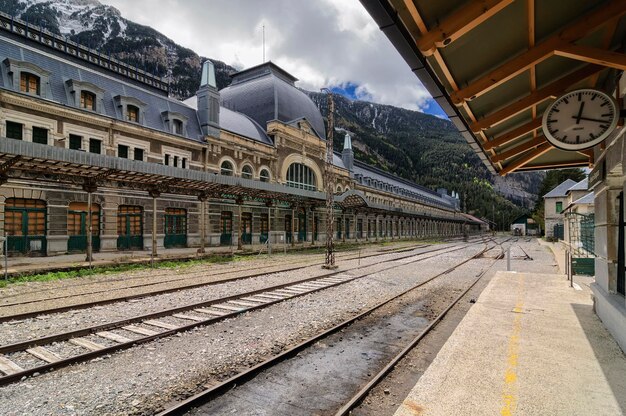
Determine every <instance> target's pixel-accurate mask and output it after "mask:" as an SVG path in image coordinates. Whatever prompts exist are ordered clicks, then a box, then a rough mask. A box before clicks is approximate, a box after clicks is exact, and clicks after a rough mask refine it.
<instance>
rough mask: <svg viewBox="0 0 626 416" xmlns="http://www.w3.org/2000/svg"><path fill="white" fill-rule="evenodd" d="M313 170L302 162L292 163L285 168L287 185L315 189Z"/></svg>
mask: <svg viewBox="0 0 626 416" xmlns="http://www.w3.org/2000/svg"><path fill="white" fill-rule="evenodd" d="M316 182H317V181H316V179H315V173H314V172H313V170H312V169H311V168H310V167H308V166H306V165H303V164H302V163H292V164H291V166H289V169H288V170H287V186H291V187H294V188H300V189H308V190H310V191H315V190H316V189H317V186H316V185H317V183H316Z"/></svg>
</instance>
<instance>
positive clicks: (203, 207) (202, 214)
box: [198, 196, 206, 254]
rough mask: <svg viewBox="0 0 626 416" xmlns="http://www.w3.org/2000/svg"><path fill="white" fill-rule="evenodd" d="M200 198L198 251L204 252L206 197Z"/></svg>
mask: <svg viewBox="0 0 626 416" xmlns="http://www.w3.org/2000/svg"><path fill="white" fill-rule="evenodd" d="M198 199H199V200H200V218H199V220H200V250H198V253H200V254H204V253H205V249H204V246H205V245H206V198H205V197H203V196H199V197H198Z"/></svg>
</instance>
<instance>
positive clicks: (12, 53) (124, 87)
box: [0, 35, 203, 142]
mask: <svg viewBox="0 0 626 416" xmlns="http://www.w3.org/2000/svg"><path fill="white" fill-rule="evenodd" d="M7 58H9V59H10V60H12V61H15V62H28V63H30V64H33V65H36V66H37V67H39V68H41V69H42V70H44V71H47V72H48V73H49V74H48V77H47V78H48V82H49V89H48V91H49V95H50V96H48V94H47V95H46V97H45V98H46V101H52V102H54V103H57V104H61V105H64V106H68V107H72V108H74V109H76V110H77V111H85V112H88V113H92V111H90V110H84V109H81V108H78V107H76V106H75V105H74V103H73V102H72V101H70V99H71V96H70V94H69V93H68V90H67V87H66V85H67V84H66V82H67V81H70V80H75V81H78V82H80V83H84V85H88V84H93V85H95V86H97V87H98V88H100V89H102V90H103V93H102V102H101V103H97V105H101V106H102V108H101V109H100V110H98V112H97V113H98V114H100V115H102V116H106V117H110V118H113V119H117V120H120V121H124V120H125V117H124V114H122V112H121V110H120V109H118V108H117V105H116V103H115V99H114V98H115V97H118V96H120V97H133V98H134V99H137V100H139V101H141V102H143V103H145V104H146V105H145V107H144V108H142V110H143V116H142V117H141V118H142V122H141V125H142V126H144V127H147V128H150V129H154V130H158V131H162V132H165V133H169V132H170V130H169V129H168V126H166V124H165V122H164V120H163V117H162V116H161V114H162V113H163V112H164V111H169V112H172V113H179V114H182V115H183V116H185V117H187V128H186V135H185V136H184V137H186V138H188V139H191V140H194V141H197V142H200V141H202V136H203V135H202V130H201V128H200V123H199V121H198V117H197V114H196V111H195V110H194V109H193V108H191V107H189V106H187V105H185V104H183V103H182V102H180V101H177V100H175V99H172V98H169V97H166V96H163V95H161V94H158V93H156V92H152V91H149V90H148V89H144V88H142V87H140V86H138V85H135V84H133V83H131V82H127V81H125V80H123V79H120V78H119V77H115V76H114V75H108V74H106V73H104V72H102V71H100V72H99V71H97V70H95V69H92V68H90V67H88V66H86V65H82V64H79V63H76V62H72V61H70V60H67V59H65V58H64V57H63V56H62V55H61V54H60V53H57V52H56V51H54V50H53V49H50V50H43V49H40V48H37V47H34V46H30V45H26V44H25V43H23V42H18V41H16V40H13V39H11V38H9V37H5V36H4V35H0V62H1V61H4V60H5V59H7ZM3 70H5V68H3ZM3 75H6V73H5V74H3ZM42 87H44V86H42ZM46 88H47V87H46ZM0 89H4V90H10V91H14V92H19V85H18V86H12V85H11V83H10V82H9V80H8V77H6V76H3V77H0ZM133 124H136V123H133Z"/></svg>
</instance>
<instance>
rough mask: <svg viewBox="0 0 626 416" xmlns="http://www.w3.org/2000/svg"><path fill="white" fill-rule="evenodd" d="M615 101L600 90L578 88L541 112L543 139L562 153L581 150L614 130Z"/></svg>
mask: <svg viewBox="0 0 626 416" xmlns="http://www.w3.org/2000/svg"><path fill="white" fill-rule="evenodd" d="M619 116H620V111H619V108H618V106H617V101H615V99H614V98H613V97H612V96H611V95H610V94H607V93H605V92H603V91H599V90H594V89H580V90H574V91H570V92H568V93H565V94H563V95H561V96H560V97H558V98H557V99H556V100H555V101H554V102H553V103H552V104H551V105H550V106H548V108H547V109H546V111H544V113H543V120H542V124H541V126H542V128H543V134H544V135H545V136H546V139H548V141H549V142H550V143H552V144H553V145H554V146H556V147H557V148H559V149H563V150H573V151H576V150H583V149H588V148H590V147H593V146H595V145H596V144H598V143H600V142H601V141H602V140H604V139H606V138H607V137H608V136H609V135H610V134H611V133H612V132H613V130H615V127H617V120H618V119H619Z"/></svg>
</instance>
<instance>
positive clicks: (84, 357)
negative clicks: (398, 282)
mask: <svg viewBox="0 0 626 416" xmlns="http://www.w3.org/2000/svg"><path fill="white" fill-rule="evenodd" d="M468 246H471V244H469V245H468V244H466V245H463V246H462V247H459V248H454V249H452V250H448V251H446V252H445V253H451V252H455V251H458V250H462V249H464V248H467V247H468ZM446 248H449V247H445V248H439V249H435V250H430V251H427V252H422V253H417V254H410V255H406V256H402V257H399V258H395V259H392V260H385V261H380V262H377V263H374V264H370V265H364V266H357V267H354V268H352V269H348V270H340V271H334V272H330V273H325V274H324V275H320V276H316V277H312V278H306V279H301V280H299V281H296V282H289V283H285V284H281V285H276V286H272V287H266V288H263V289H258V290H254V291H251V292H247V293H242V294H237V295H232V296H228V297H224V298H220V299H214V300H210V301H204V302H199V303H195V304H191V305H185V306H181V307H176V308H171V309H168V310H165V311H159V312H155V313H150V314H145V315H141V316H136V317H133V318H128V319H123V320H120V321H116V322H110V323H106V324H102V325H97V326H93V327H89V328H83V329H79V330H74V331H69V332H65V333H61V334H55V335H50V336H46V337H42V338H38V339H33V340H27V341H23V342H19V343H15V344H10V345H5V346H2V347H0V354H6V353H11V352H17V351H25V350H26V349H29V348H32V347H37V346H43V345H48V344H50V343H53V342H59V341H69V340H71V339H75V338H79V337H82V336H86V335H92V334H96V333H97V332H100V331H106V330H113V329H119V328H123V327H124V326H126V325H129V324H132V323H141V322H143V321H146V320H150V319H154V318H159V317H164V316H172V315H174V314H176V313H178V312H184V311H190V310H194V309H197V308H207V307H211V306H212V305H219V304H223V303H225V302H228V301H231V300H236V299H241V298H247V297H253V296H254V295H258V294H262V293H268V292H274V291H276V290H280V289H283V288H287V287H290V286H298V285H301V284H302V283H307V282H312V281H316V280H323V279H328V278H329V277H332V276H336V275H339V274H342V273H346V272H348V271H351V270H358V269H364V268H368V267H372V266H375V265H378V264H381V263H386V262H396V261H399V260H403V259H406V258H410V257H416V256H423V255H424V254H429V253H434V252H439V251H442V250H445V249H446ZM439 254H440V253H438V254H433V255H431V256H426V257H420V258H418V259H415V260H413V261H410V262H407V263H402V264H398V265H393V266H389V267H386V268H384V269H381V270H377V271H376V272H375V273H380V272H384V271H387V270H391V269H394V268H397V267H402V266H406V265H407V264H411V263H416V262H419V261H424V260H427V259H429V258H432V257H436V256H437V255H439ZM370 274H371V273H365V274H362V275H360V276H353V277H351V278H349V279H344V280H342V281H340V282H338V283H334V284H328V285H325V286H323V287H319V288H315V289H312V290H308V291H306V292H301V293H297V294H293V295H291V296H284V297H283V298H282V299H277V300H274V301H267V302H264V303H262V304H259V305H257V306H254V307H247V308H241V309H239V310H237V311H234V312H232V313H226V314H224V315H222V316H217V317H210V318H207V319H205V320H203V321H193V322H192V323H190V324H184V325H181V326H180V327H177V328H175V329H168V330H165V331H163V332H159V333H156V334H154V335H147V336H144V337H141V338H138V339H134V340H131V341H129V342H122V343H118V344H116V345H112V346H109V347H104V348H102V349H99V350H96V351H90V352H86V353H83V354H79V355H75V356H72V357H68V358H65V359H61V360H58V361H55V362H52V363H47V364H44V365H40V366H36V367H32V368H29V369H24V370H22V371H18V372H15V373H12V374H7V375H4V376H2V377H0V386H2V385H6V384H10V383H13V382H15V381H18V380H20V379H21V378H22V377H27V376H30V375H32V374H34V373H37V372H38V373H43V372H45V371H49V370H52V369H58V368H61V367H65V366H67V365H70V364H74V363H78V362H84V361H88V360H90V359H92V358H95V357H98V356H102V355H106V354H109V353H112V352H115V351H120V350H124V349H128V348H130V347H133V346H135V345H138V344H143V343H146V342H150V341H153V340H156V339H159V338H163V337H167V336H170V335H173V334H176V333H179V332H184V331H187V330H189V329H193V328H196V327H199V326H205V325H209V324H213V323H216V322H219V321H222V320H225V319H228V318H232V317H234V316H237V315H240V314H242V313H245V312H250V311H253V310H259V309H263V308H266V307H268V306H271V305H274V304H276V303H279V302H282V301H284V300H288V299H293V298H296V297H300V296H304V295H308V294H310V293H315V292H318V291H321V290H324V289H328V288H331V287H335V286H338V285H342V284H344V283H348V282H351V281H354V280H357V279H361V278H363V277H367V276H369V275H370Z"/></svg>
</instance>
